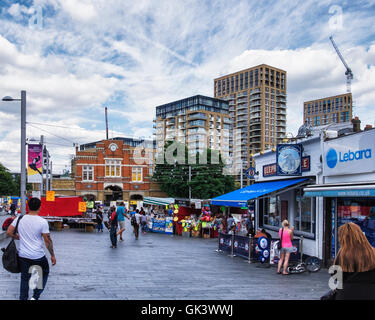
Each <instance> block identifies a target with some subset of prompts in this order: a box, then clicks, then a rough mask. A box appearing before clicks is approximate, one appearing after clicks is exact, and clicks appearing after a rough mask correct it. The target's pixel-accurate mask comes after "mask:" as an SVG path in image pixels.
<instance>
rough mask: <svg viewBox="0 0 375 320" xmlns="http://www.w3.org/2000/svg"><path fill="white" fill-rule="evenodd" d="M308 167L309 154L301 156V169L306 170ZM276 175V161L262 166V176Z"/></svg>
mask: <svg viewBox="0 0 375 320" xmlns="http://www.w3.org/2000/svg"><path fill="white" fill-rule="evenodd" d="M310 170H311V167H310V156H306V157H302V162H301V171H302V172H308V171H310ZM276 175H277V170H276V163H271V164H267V165H265V166H263V177H273V176H276Z"/></svg>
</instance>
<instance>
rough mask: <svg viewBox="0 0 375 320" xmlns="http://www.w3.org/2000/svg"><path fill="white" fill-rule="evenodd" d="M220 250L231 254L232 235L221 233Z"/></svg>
mask: <svg viewBox="0 0 375 320" xmlns="http://www.w3.org/2000/svg"><path fill="white" fill-rule="evenodd" d="M219 250H221V251H228V252H231V250H232V235H230V234H226V233H219Z"/></svg>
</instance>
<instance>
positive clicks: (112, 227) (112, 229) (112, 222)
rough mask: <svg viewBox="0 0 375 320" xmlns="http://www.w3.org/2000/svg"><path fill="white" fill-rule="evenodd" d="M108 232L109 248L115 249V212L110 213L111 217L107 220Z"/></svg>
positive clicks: (116, 222) (116, 223)
mask: <svg viewBox="0 0 375 320" xmlns="http://www.w3.org/2000/svg"><path fill="white" fill-rule="evenodd" d="M109 225H110V230H109V237H110V239H111V243H112V245H111V248H113V249H115V248H117V226H118V221H117V213H116V210H113V211H112V216H111V218H110V220H109Z"/></svg>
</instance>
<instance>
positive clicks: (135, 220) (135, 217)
mask: <svg viewBox="0 0 375 320" xmlns="http://www.w3.org/2000/svg"><path fill="white" fill-rule="evenodd" d="M131 222H132V225H133V229H134V235H135V239H136V240H138V236H139V225H140V224H141V215H140V214H139V210H138V209H137V210H136V211H135V214H133V216H132V221H131Z"/></svg>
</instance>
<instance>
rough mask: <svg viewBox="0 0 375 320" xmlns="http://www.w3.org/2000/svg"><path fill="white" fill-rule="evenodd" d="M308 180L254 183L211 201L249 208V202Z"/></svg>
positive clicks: (218, 204) (212, 202) (221, 204)
mask: <svg viewBox="0 0 375 320" xmlns="http://www.w3.org/2000/svg"><path fill="white" fill-rule="evenodd" d="M306 180H307V179H306V178H301V179H292V180H279V181H270V182H259V183H254V184H252V185H250V186H247V187H245V188H242V189H238V190H236V191H232V192H229V193H226V194H223V195H222V196H219V197H216V198H213V199H211V204H212V205H217V206H227V207H240V208H241V207H247V201H249V200H251V199H255V198H258V197H260V196H263V195H265V194H268V193H271V192H274V191H277V190H281V189H284V188H287V187H290V186H293V185H296V184H298V183H300V182H303V181H306Z"/></svg>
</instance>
